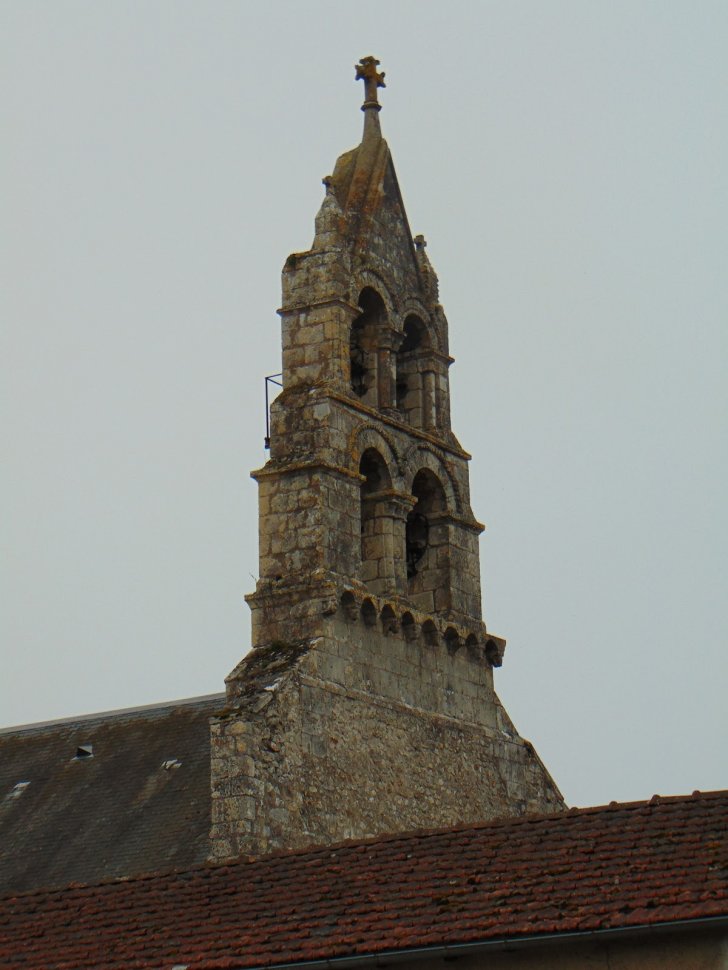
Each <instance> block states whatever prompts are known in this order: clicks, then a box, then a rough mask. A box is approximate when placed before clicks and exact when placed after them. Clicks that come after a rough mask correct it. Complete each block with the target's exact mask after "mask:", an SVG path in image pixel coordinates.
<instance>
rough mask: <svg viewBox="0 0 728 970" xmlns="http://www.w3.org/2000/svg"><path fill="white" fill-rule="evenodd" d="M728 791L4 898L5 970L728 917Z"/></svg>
mask: <svg viewBox="0 0 728 970" xmlns="http://www.w3.org/2000/svg"><path fill="white" fill-rule="evenodd" d="M727 818H728V792H713V793H708V794H702V795H701V794H697V795H693V796H687V797H679V798H661V799H659V800H658V801H650V802H641V803H632V804H623V805H614V804H613V805H609V806H606V807H603V808H590V809H583V810H578V811H570V812H567V813H561V814H559V815H551V816H530V817H524V818H520V819H503V820H500V821H494V822H488V823H483V824H482V825H477V826H472V827H469V828H465V827H459V828H457V829H448V830H442V831H436V832H418V833H415V834H409V835H393V836H386V837H384V838H379V839H376V840H370V841H367V842H362V843H343V844H341V845H338V846H326V847H322V848H315V849H309V850H305V851H300V852H294V853H288V854H283V853H277V854H275V855H271V856H267V857H264V858H261V859H257V860H250V859H246V860H240V861H236V862H233V863H225V864H206V865H202V866H196V867H194V868H191V869H186V870H184V871H176V872H167V873H157V874H150V875H145V876H139V877H136V878H131V879H122V880H118V881H114V882H106V883H101V884H98V885H90V886H72V887H69V888H67V889H65V890H61V891H44V892H28V893H22V894H15V895H6V896H4V897H2V898H0V966H2V967H3V968H8V970H20V968H33V970H41V968H47V970H90V968H94V970H117V968H118V970H121V968H122V967H123V968H125V970H128V968H139V970H146V968H152V967H153V968H160V967H166V968H168V970H169V968H171V967H172V966H174V965H175V964H181V965H187V966H189V967H190V970H225V968H233V967H234V968H244V967H254V966H265V965H270V964H276V963H289V962H291V963H292V962H299V961H304V960H319V959H331V958H334V957H337V956H353V955H362V954H368V953H374V952H379V953H381V952H383V951H388V950H397V949H408V948H414V947H418V948H419V947H425V946H437V945H441V944H458V943H468V942H474V941H487V940H493V939H497V938H502V937H510V938H514V937H515V938H517V937H518V936H533V935H538V934H549V933H562V932H578V931H593V930H599V929H607V928H612V929H619V928H629V927H633V926H640V925H645V924H648V925H651V924H657V923H666V922H671V921H673V920H694V919H702V918H706V917H712V916H725V915H728V889H727V887H726V874H727V872H728V850H727V848H726V819H727Z"/></svg>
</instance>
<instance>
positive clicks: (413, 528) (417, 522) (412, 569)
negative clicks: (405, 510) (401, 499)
mask: <svg viewBox="0 0 728 970" xmlns="http://www.w3.org/2000/svg"><path fill="white" fill-rule="evenodd" d="M429 534H430V525H429V523H428V521H427V519H426V518H425V516H424V515H422V513H420V512H410V513H409V515H408V516H407V526H406V530H405V541H406V544H407V576H408V578H410V579H411V578H412V576H414V575H415V574H416V572H417V564H418V563H419V561H420V560H421V559H422V557H423V556H424V554H425V552H426V551H427V540H428V537H429Z"/></svg>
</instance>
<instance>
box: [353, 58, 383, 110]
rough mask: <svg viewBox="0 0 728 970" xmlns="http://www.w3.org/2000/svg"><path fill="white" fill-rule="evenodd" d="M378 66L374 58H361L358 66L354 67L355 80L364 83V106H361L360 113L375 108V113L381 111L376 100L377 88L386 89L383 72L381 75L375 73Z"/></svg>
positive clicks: (377, 72)
mask: <svg viewBox="0 0 728 970" xmlns="http://www.w3.org/2000/svg"><path fill="white" fill-rule="evenodd" d="M378 66H379V61H378V60H377V59H376V57H362V59H361V60H360V61H359V63H358V64H355V65H354V70H355V71H356V80H357V81H362V80H363V81H364V104H363V105H362V106H361V109H362V111H366V109H367V108H376V110H377V111H380V110H381V107H382V106H381V105H380V103H379V101H378V99H377V88H386V86H387V85H386V84H385V83H384V71H382V72H381V73H380V72H379V71H377V67H378Z"/></svg>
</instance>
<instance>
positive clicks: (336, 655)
mask: <svg viewBox="0 0 728 970" xmlns="http://www.w3.org/2000/svg"><path fill="white" fill-rule="evenodd" d="M377 65H378V61H375V60H374V59H373V58H364V59H363V60H362V62H361V63H360V64H359V65H358V66H357V78H363V80H364V81H365V88H366V99H365V102H364V105H363V108H362V110H363V111H364V134H363V138H362V142H361V144H360V145H359V146H358V147H357V148H355V149H354V150H353V151H350V152H348V153H347V154H345V155H342V156H341V157H340V158H339V159H338V161H337V163H336V167H335V169H334V173H333V175H332V176H329V177H327V178H326V179H324V183H325V185H326V195H325V198H324V200H323V203H322V205H321V209H320V211H319V213H318V215H317V217H316V231H315V238H314V241H313V245H312V246H311V248H310V249H309V250H308V251H306V252H303V253H294V254H292V255H291V256H289V257H288V259H287V260H286V263H285V266H284V269H283V305H282V308H281V310H280V311H279V312H280V315H281V319H282V344H283V368H282V370H283V376H282V383H283V390H282V392H281V394H280V395H279V396H278V398H277V399H276V400H275V402H274V403H273V405H272V407H271V435H270V459H269V461H268V462H267V463H266V465H265V466H264V467H263V468H262V469H260V470H258V471H256V472H254V473H253V477H254V478H255V479H256V480H257V482H258V486H259V541H260V578H259V580H258V582H257V585H256V590H255V592H254V593H252V594H251V595H250V596H248V597H247V601H248V603H249V605H250V607H251V610H252V630H253V633H252V638H253V649H252V650H251V652H250V653H249V654H248V655H247V656H246V657H245V658H244V660H243V661H242V662H241V663H240V664H239V665H238V667H237V668H236V669H235V670H234V671H233V672H232V673H231V674H230V676H229V677H228V678H227V696H228V706H227V708H226V711H225V712H224V713H223V714H222V715H221V716H220V717H219V718H217V719H213V723H212V852H213V856H217V857H224V856H230V855H238V854H240V853H244V852H253V853H261V852H266V851H270V850H273V849H281V848H286V849H289V848H296V847H299V846H302V845H306V844H309V843H328V842H333V841H337V840H341V839H345V838H361V837H364V836H368V835H375V834H377V833H381V832H393V831H406V830H409V829H415V828H422V827H433V826H441V825H451V824H455V823H458V822H474V821H478V820H482V819H485V818H491V817H494V816H498V815H514V814H521V813H524V812H543V811H549V810H556V809H558V808H560V807H562V805H563V801H562V798H561V795H560V793H559V791H558V789H557V788H556V786H555V785H554V783H553V781H552V779H551V777H550V776H549V774H548V772H547V771H546V769H545V768H544V766H543V764H542V763H541V761H540V760H539V758H538V756H537V755H536V754H535V752H534V750H533V748H532V747H531V745H530V744H529V743H528V742H526V741H524V740H522V739H521V738H520V737H519V736H518V734H517V733H516V731H515V729H514V727H513V725H512V723H511V721H510V720H509V718H508V716H507V714H506V713H505V711H504V709H503V707H502V705H501V703H500V701H499V700H498V697H497V695H496V694H495V692H494V689H493V667H496V666H500V664H501V661H502V656H503V650H504V647H505V642H504V641H503V640H502V639H500V638H499V637H496V636H494V635H491V634H489V633H488V631H487V630H486V626H485V623H484V622H483V619H482V614H481V592H480V564H479V553H478V537H479V534H480V532H481V531H482V529H483V527H482V526H481V525H480V524H479V523H478V521H477V520H476V519H475V517H474V515H473V512H472V509H471V507H470V492H469V481H468V462H469V458H470V456H469V455H468V454H467V453H466V452H465V451H464V450H463V449H462V447H461V446H460V444H459V443H458V440H457V438H456V437H455V436H454V434H453V433H452V430H451V427H450V393H449V377H448V371H449V367H450V364H451V363H452V358H451V357H450V356H449V350H448V326H447V320H446V318H445V314H444V312H443V309H442V307H441V305H440V303H439V301H438V284H437V277H436V275H435V273H434V271H433V269H432V266H431V265H430V262H429V260H428V257H427V253H426V250H425V245H426V244H425V241H424V239H423V238H422V237H421V236H417V237H415V238H414V239H413V237H412V234H411V232H410V229H409V225H408V222H407V216H406V214H405V210H404V206H403V203H402V197H401V194H400V190H399V185H398V183H397V177H396V175H395V171H394V166H393V163H392V157H391V155H390V152H389V148H388V147H387V143H386V141H385V140H384V139H383V138H382V135H381V131H380V126H379V109H380V105H379V103H378V100H377V87H383V86H384V83H383V78H384V75H383V74H380V73H378V72H377Z"/></svg>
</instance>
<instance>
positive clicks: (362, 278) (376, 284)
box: [350, 269, 399, 321]
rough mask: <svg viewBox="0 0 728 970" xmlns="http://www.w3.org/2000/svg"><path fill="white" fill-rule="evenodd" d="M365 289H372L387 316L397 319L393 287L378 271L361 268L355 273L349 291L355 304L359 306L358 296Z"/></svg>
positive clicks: (390, 318)
mask: <svg viewBox="0 0 728 970" xmlns="http://www.w3.org/2000/svg"><path fill="white" fill-rule="evenodd" d="M367 289H369V290H374V292H375V293H376V294H377V295H378V296H379V298H380V299H381V300H382V302H383V303H384V306H385V309H386V311H387V317H388V319H389V320H390V321H393V320H397V319H398V318H399V313H398V311H397V305H396V304H395V302H394V299H393V298H392V293H393V291H394V289H395V288H394V287H392V286H390V285H389V283H388V281H387V280H386V279H385V278H384V277H383V276H381V275H380V274H379V273H376V272H374V270H371V269H361V270H359V272H358V273H356V274H355V276H354V281H353V285H352V288H351V291H350V292H351V293H352V296H353V298H354V302H355V303H356V305H357V306H359V307H361V303H360V302H359V298H360V297H361V294H362V293H363V291H364V290H367Z"/></svg>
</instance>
